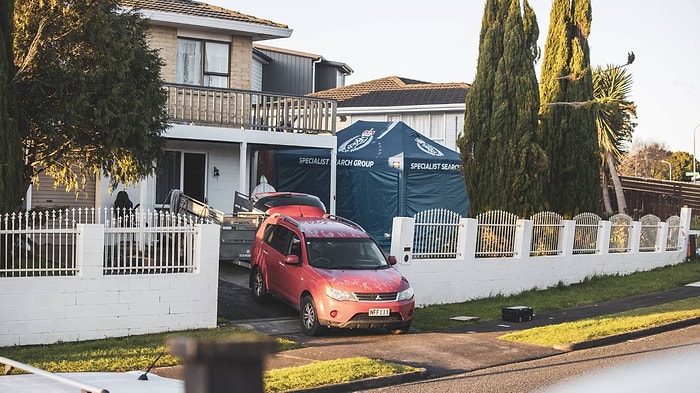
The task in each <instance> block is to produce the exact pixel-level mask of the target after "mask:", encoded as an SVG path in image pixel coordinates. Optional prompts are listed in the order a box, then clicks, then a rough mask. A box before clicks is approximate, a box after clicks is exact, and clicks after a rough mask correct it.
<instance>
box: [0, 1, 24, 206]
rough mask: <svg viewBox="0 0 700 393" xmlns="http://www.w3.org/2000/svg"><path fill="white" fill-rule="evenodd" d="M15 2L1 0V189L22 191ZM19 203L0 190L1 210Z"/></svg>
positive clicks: (10, 194)
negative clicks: (14, 47)
mask: <svg viewBox="0 0 700 393" xmlns="http://www.w3.org/2000/svg"><path fill="white" fill-rule="evenodd" d="M13 6H14V3H13V2H12V1H3V2H0V141H2V143H0V190H18V189H20V188H21V185H22V171H23V169H24V165H23V161H22V138H21V137H20V134H19V130H18V129H17V111H16V106H15V101H14V100H15V93H14V86H13V84H12V80H11V78H12V76H13V75H14V74H15V69H14V62H13V60H12V12H13ZM16 205H17V201H16V199H15V198H14V197H13V195H12V193H10V192H7V191H5V192H0V213H2V212H7V211H11V210H12V209H13V208H14V207H15V206H16Z"/></svg>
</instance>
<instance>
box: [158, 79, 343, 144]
mask: <svg viewBox="0 0 700 393" xmlns="http://www.w3.org/2000/svg"><path fill="white" fill-rule="evenodd" d="M163 86H164V87H165V89H166V90H167V94H168V98H167V111H168V116H169V117H170V122H171V123H175V124H189V125H199V126H212V127H224V128H236V129H244V130H263V131H279V132H291V133H302V134H331V135H335V127H336V108H337V103H336V101H335V100H327V99H318V98H311V97H304V96H290V95H283V94H272V93H265V92H260V91H252V90H238V89H221V88H212V87H203V86H192V85H181V84H173V83H165V84H163Z"/></svg>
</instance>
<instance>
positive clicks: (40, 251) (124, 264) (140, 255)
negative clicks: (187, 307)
mask: <svg viewBox="0 0 700 393" xmlns="http://www.w3.org/2000/svg"><path fill="white" fill-rule="evenodd" d="M199 221H201V220H200V218H199V217H195V216H192V215H190V214H174V213H171V212H167V211H150V210H140V209H129V210H119V209H114V208H104V209H96V208H80V209H79V208H75V209H65V210H51V211H30V212H21V213H9V214H4V215H2V216H0V277H40V276H72V275H76V274H77V272H78V270H79V267H78V266H77V254H76V252H77V250H76V245H77V236H78V227H77V225H78V224H101V225H103V226H104V274H136V273H140V274H152V273H179V272H193V271H194V270H195V263H196V261H195V252H196V250H195V236H196V234H197V227H196V224H197V223H198V222H199Z"/></svg>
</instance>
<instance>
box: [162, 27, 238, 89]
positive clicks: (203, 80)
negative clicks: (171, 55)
mask: <svg viewBox="0 0 700 393" xmlns="http://www.w3.org/2000/svg"><path fill="white" fill-rule="evenodd" d="M183 41H185V42H194V43H198V44H199V49H198V50H199V51H200V53H199V54H198V55H199V64H197V65H196V66H197V67H198V70H197V71H198V72H197V76H198V78H199V80H198V81H196V83H188V82H185V81H184V80H181V79H180V77H181V74H182V72H183V70H182V69H181V64H182V63H181V62H180V56H181V55H182V52H181V51H180V44H181V42H183ZM207 44H216V45H223V46H225V47H226V54H225V59H226V71H225V72H220V71H211V70H209V69H207V68H208V67H207V53H208V52H207V50H208V49H207V46H208V45H207ZM209 50H212V48H209ZM212 77H213V78H215V79H210V78H212ZM175 78H176V80H177V82H178V83H181V84H186V85H192V86H204V87H218V88H229V86H230V83H231V43H230V42H226V41H219V40H211V39H202V38H192V37H185V36H178V37H177V60H176V64H175ZM218 78H224V80H225V83H224V86H218V85H211V84H210V83H209V82H208V81H210V80H216V79H218Z"/></svg>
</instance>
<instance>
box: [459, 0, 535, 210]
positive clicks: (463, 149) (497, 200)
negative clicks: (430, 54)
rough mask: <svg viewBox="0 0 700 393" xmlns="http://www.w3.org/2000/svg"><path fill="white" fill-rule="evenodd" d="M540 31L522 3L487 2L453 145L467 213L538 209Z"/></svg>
mask: <svg viewBox="0 0 700 393" xmlns="http://www.w3.org/2000/svg"><path fill="white" fill-rule="evenodd" d="M538 34H539V30H538V27H537V20H536V18H535V14H534V12H533V11H532V8H531V7H530V6H529V4H528V2H527V1H524V3H523V11H522V13H521V5H520V1H519V0H488V1H487V2H486V5H485V8H484V16H483V20H482V25H481V35H480V44H479V60H478V65H477V72H476V76H475V79H474V82H473V83H472V86H471V88H470V90H469V94H468V95H467V100H466V114H465V120H464V124H465V125H464V133H463V135H462V137H461V138H460V139H459V140H458V145H459V148H460V154H461V158H462V162H463V166H462V167H463V171H464V175H465V181H466V186H467V194H468V195H469V199H470V211H469V214H470V216H472V217H473V216H476V215H477V214H479V213H481V212H484V211H488V210H495V209H502V210H507V211H510V212H513V213H515V214H519V215H521V216H528V215H530V214H532V213H534V212H536V211H538V209H539V208H540V200H541V192H542V176H543V173H544V171H545V168H546V162H547V161H546V158H545V155H544V153H543V151H542V150H541V149H540V147H539V145H538V144H537V143H536V135H535V133H536V131H537V111H538V108H539V98H538V93H537V77H536V75H535V70H534V62H535V60H536V58H537V55H538V50H537V47H536V42H537V35H538Z"/></svg>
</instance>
